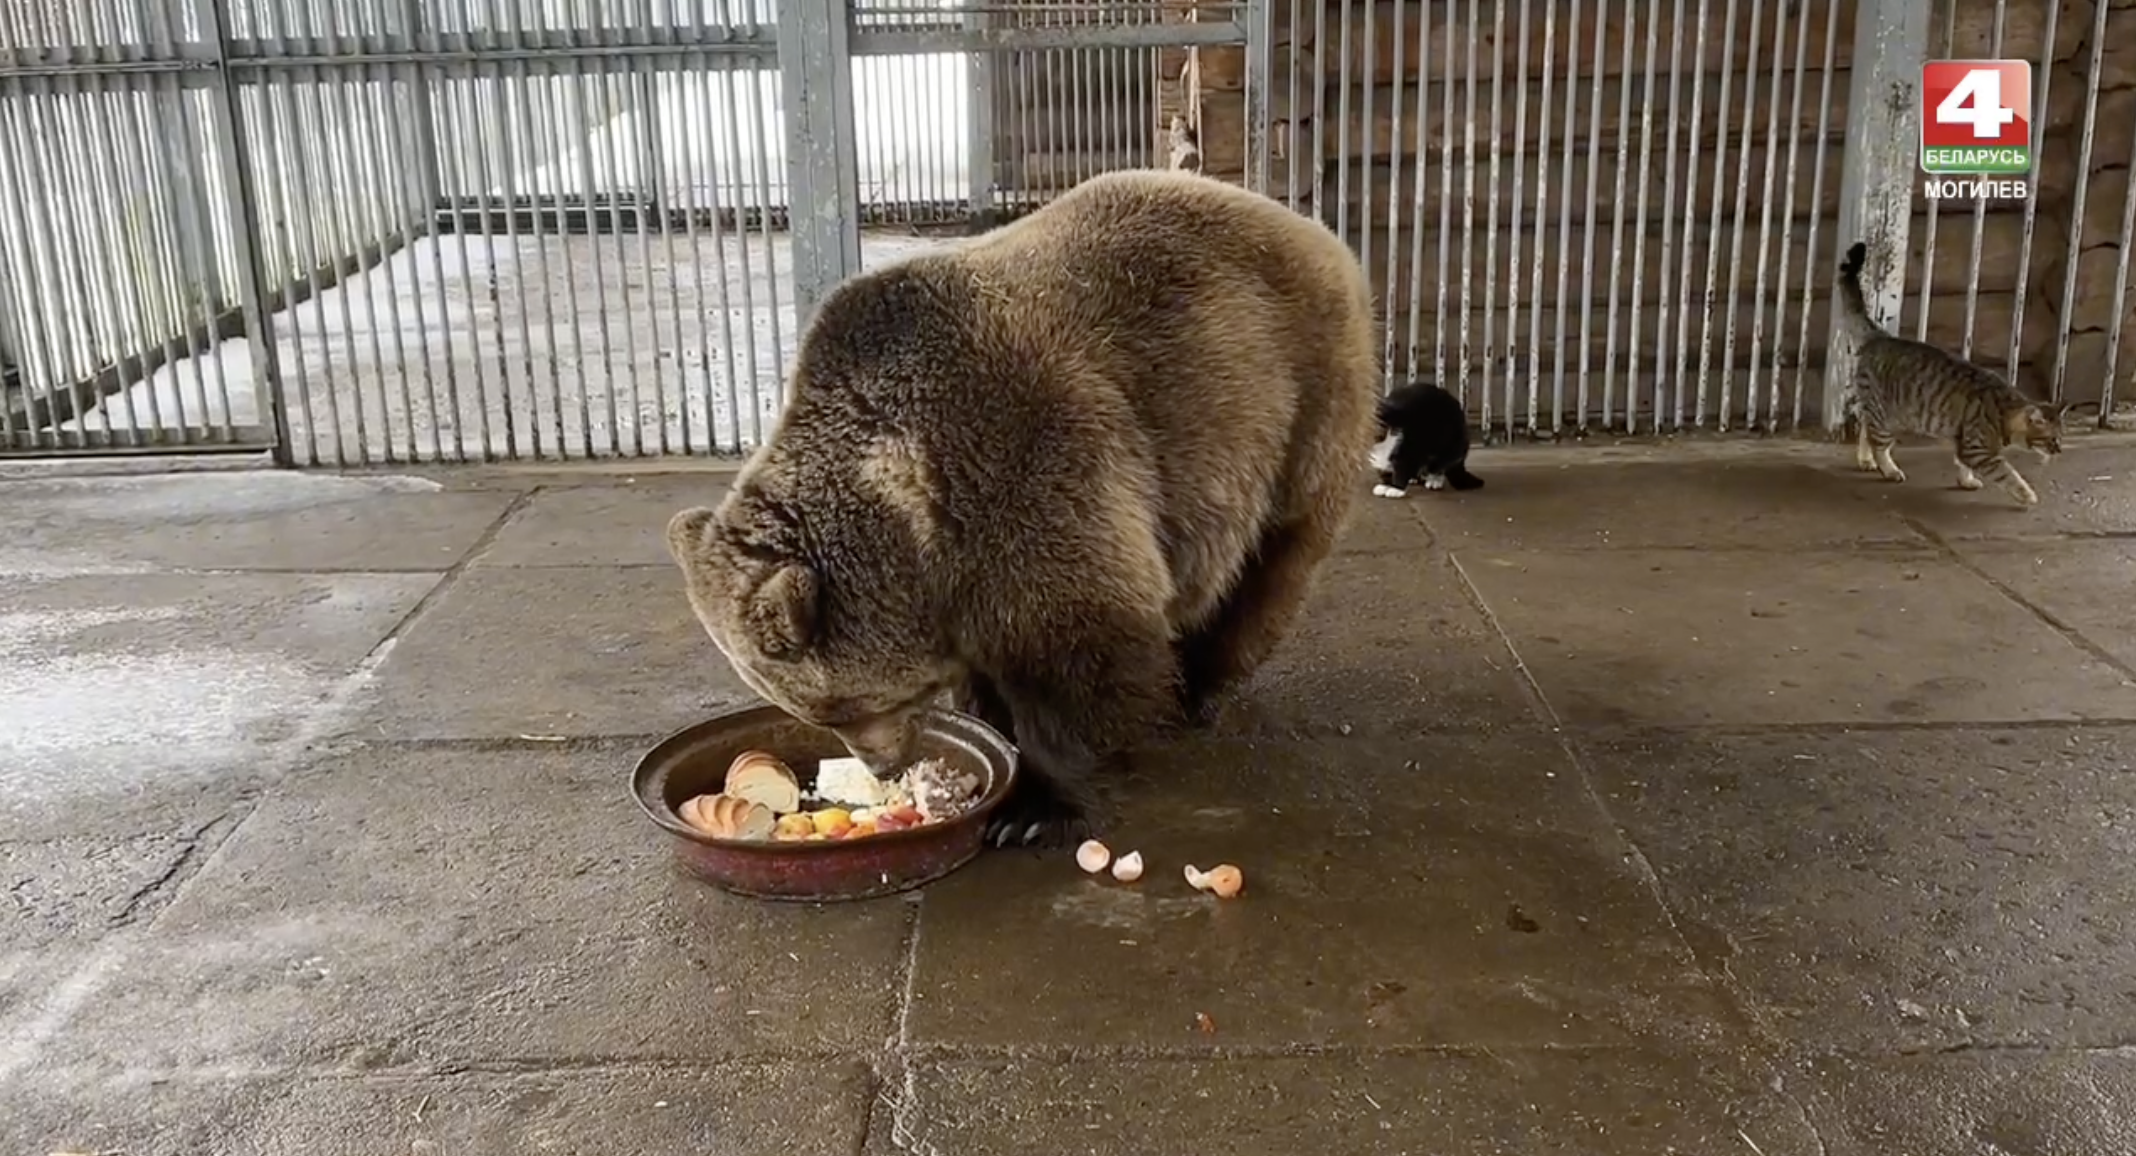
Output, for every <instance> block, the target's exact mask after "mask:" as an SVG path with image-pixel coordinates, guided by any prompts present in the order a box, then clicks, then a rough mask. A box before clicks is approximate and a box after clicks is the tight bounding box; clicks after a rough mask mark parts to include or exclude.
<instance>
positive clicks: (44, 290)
mask: <svg viewBox="0 0 2136 1156" xmlns="http://www.w3.org/2000/svg"><path fill="white" fill-rule="evenodd" d="M212 37H213V33H212V27H211V25H210V23H209V22H207V21H206V20H204V18H203V10H202V9H201V8H199V7H197V6H196V5H194V4H191V3H179V2H175V0H174V2H173V3H167V4H166V3H154V4H151V3H150V2H149V0H88V2H86V3H60V2H58V0H51V2H49V3H19V2H18V3H13V4H6V5H0V48H4V50H5V52H4V54H0V153H4V154H5V155H6V157H7V158H8V163H7V164H5V165H0V452H24V451H28V452H52V451H61V452H96V451H123V450H135V451H142V450H155V449H183V448H200V447H217V446H223V447H227V446H234V445H254V446H258V445H264V444H267V443H268V442H269V441H270V440H271V437H272V430H271V424H272V422H271V412H270V410H271V407H270V406H268V405H267V404H265V403H264V401H263V399H264V398H265V397H266V396H267V395H266V393H265V392H264V391H263V390H262V389H261V388H260V387H261V385H262V383H261V382H259V381H258V380H257V379H256V377H255V376H254V374H253V373H252V372H251V370H252V367H251V366H249V365H248V364H247V363H246V360H245V358H244V354H243V351H242V347H240V348H239V349H236V350H232V349H228V348H224V347H223V346H221V345H220V344H219V342H220V339H222V338H224V337H228V336H230V335H232V334H234V333H237V332H240V331H242V330H243V321H242V317H243V311H244V304H243V302H244V301H245V300H246V299H247V296H248V291H249V289H250V287H251V283H250V281H249V279H248V273H249V265H248V262H247V248H246V246H247V244H248V243H249V238H250V236H251V234H252V231H253V230H252V228H251V226H250V224H249V223H248V222H245V221H244V220H243V219H242V218H241V216H240V215H239V213H238V211H237V209H236V206H238V205H239V204H240V203H241V196H240V194H239V191H238V190H237V189H235V188H234V187H233V173H232V171H231V170H230V168H229V167H228V166H227V165H225V164H222V163H220V161H221V160H222V159H223V158H224V157H226V156H227V147H226V145H227V142H228V140H229V139H230V137H231V124H230V120H229V112H228V107H227V106H226V105H224V104H223V103H222V102H220V101H219V100H217V99H216V95H215V93H214V92H213V91H212V90H211V89H210V88H209V87H208V86H206V85H205V84H203V82H202V78H203V77H204V76H207V75H211V74H212V70H213V68H214V65H215V57H214V50H213V47H212Z"/></svg>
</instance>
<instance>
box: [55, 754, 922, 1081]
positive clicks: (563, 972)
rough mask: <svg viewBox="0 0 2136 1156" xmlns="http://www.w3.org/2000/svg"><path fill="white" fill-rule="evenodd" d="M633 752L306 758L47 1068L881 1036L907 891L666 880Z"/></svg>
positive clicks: (509, 1054)
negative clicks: (810, 892)
mask: <svg viewBox="0 0 2136 1156" xmlns="http://www.w3.org/2000/svg"><path fill="white" fill-rule="evenodd" d="M634 758H635V755H634V754H633V752H631V751H629V750H627V749H625V748H620V747H616V748H600V749H577V748H574V749H570V750H553V749H552V750H543V749H536V750H525V749H520V750H505V751H471V750H464V749H453V748H432V749H400V748H391V747H387V748H378V749H370V750H360V751H353V752H349V753H346V754H343V755H340V756H337V757H335V758H331V759H328V760H325V761H323V762H321V763H319V764H318V765H316V766H315V767H313V768H310V769H308V770H307V771H306V772H305V773H304V774H302V775H301V776H299V777H297V778H296V779H294V780H292V781H290V782H288V783H286V784H285V785H284V786H283V787H282V788H281V789H279V790H277V791H276V792H275V793H274V794H273V796H272V797H270V798H268V799H266V800H264V801H263V802H262V803H261V804H260V806H259V809H258V810H257V811H256V812H255V813H254V815H253V816H252V817H251V818H250V819H249V820H248V821H247V822H246V823H245V825H244V826H243V827H242V828H241V829H239V830H238V832H237V833H236V834H235V835H233V836H232V837H231V838H230V840H229V841H228V842H227V843H226V844H225V845H224V846H223V848H222V850H221V852H220V853H219V854H218V855H217V856H216V858H215V860H214V861H213V862H212V863H210V864H208V865H207V866H206V867H205V868H204V869H202V871H201V872H200V873H199V875H197V876H196V877H195V879H194V882H193V884H192V885H191V886H189V887H188V888H187V889H186V891H185V893H184V894H183V895H182V896H181V897H180V898H179V899H178V900H177V902H175V903H174V904H172V905H171V906H170V907H169V908H168V909H167V910H166V911H165V912H164V913H163V915H162V917H161V918H160V919H159V920H158V921H157V923H156V927H155V929H154V933H153V935H151V936H150V937H148V938H147V939H146V940H145V941H144V942H143V943H141V944H140V945H139V947H138V950H137V951H136V952H135V953H134V955H133V957H132V958H131V959H130V960H129V962H128V964H127V966H126V967H125V968H124V969H123V973H122V974H120V975H117V976H114V977H113V978H112V980H111V982H110V984H109V985H108V987H106V989H105V990H104V991H103V993H102V995H101V997H100V998H99V999H98V1000H97V1002H96V1004H95V1005H94V1006H93V1007H89V1008H85V1009H83V1010H82V1011H81V1012H80V1013H79V1014H78V1015H77V1016H76V1017H75V1018H74V1019H73V1020H72V1021H71V1022H70V1023H69V1024H68V1025H67V1030H66V1031H65V1033H64V1034H63V1036H62V1038H59V1039H56V1040H54V1041H53V1042H52V1043H51V1044H50V1046H49V1047H48V1048H47V1049H46V1054H47V1059H48V1062H50V1063H52V1064H55V1065H58V1066H62V1067H76V1068H84V1069H96V1068H99V1067H103V1068H110V1069H113V1070H114V1071H115V1073H117V1074H128V1075H132V1076H136V1077H148V1076H160V1075H166V1074H168V1073H173V1072H183V1071H187V1070H192V1069H196V1068H200V1067H213V1066H216V1065H234V1066H237V1067H239V1068H241V1069H244V1070H262V1071H283V1070H289V1069H293V1068H297V1067H300V1066H308V1067H316V1066H327V1067H347V1068H352V1069H355V1070H361V1071H373V1070H380V1069H400V1068H404V1067H407V1066H410V1065H428V1066H437V1065H454V1064H466V1063H475V1062H481V1063H490V1064H504V1063H519V1064H533V1065H539V1064H562V1063H567V1062H572V1061H574V1060H579V1059H583V1058H585V1057H603V1058H607V1059H645V1060H698V1059H710V1058H719V1057H727V1056H734V1055H737V1054H745V1053H821V1052H824V1051H827V1050H830V1049H847V1050H852V1049H865V1048H868V1047H872V1046H873V1045H875V1044H876V1043H878V1042H880V1040H881V1039H882V1038H884V1035H885V1034H886V1033H887V1032H888V1031H889V1030H890V1023H891V1016H892V1008H893V1005H894V1003H895V1001H896V999H897V996H898V979H897V976H898V973H899V969H900V967H901V961H902V960H903V958H904V955H905V946H904V945H905V937H906V930H907V926H908V924H909V922H910V918H911V916H910V909H909V905H908V904H907V903H905V902H903V901H896V900H893V901H889V902H883V903H873V904H865V905H856V906H840V907H832V908H826V909H823V910H815V909H811V908H807V907H795V906H782V905H772V904H759V903H751V902H748V901H745V900H739V899H734V898H731V897H728V896H725V895H722V894H720V893H717V892H715V891H713V890H711V889H710V888H708V887H706V886H705V885H703V884H700V883H697V882H695V881H693V880H691V879H689V878H687V877H685V876H683V875H682V874H681V873H680V872H679V871H678V870H675V869H673V868H672V866H671V861H670V858H669V847H668V845H667V843H666V842H665V839H666V838H667V837H666V836H665V835H664V834H663V833H662V832H660V831H659V829H658V828H656V827H654V826H653V825H652V823H651V822H650V821H648V820H647V819H646V818H645V817H644V815H643V814H641V813H640V812H639V811H638V810H637V808H636V807H635V805H633V804H632V803H631V801H630V800H629V799H628V797H627V796H626V793H625V790H624V783H625V780H626V778H627V776H628V773H629V769H630V766H631V764H632V761H633V759H634ZM831 976H835V977H839V978H838V979H837V981H836V990H835V991H825V990H823V987H822V985H823V984H824V982H825V977H831Z"/></svg>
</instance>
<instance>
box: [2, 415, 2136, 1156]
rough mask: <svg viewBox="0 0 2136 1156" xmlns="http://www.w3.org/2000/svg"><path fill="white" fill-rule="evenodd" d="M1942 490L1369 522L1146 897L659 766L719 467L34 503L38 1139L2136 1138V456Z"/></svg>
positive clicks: (1113, 835) (1149, 836)
mask: <svg viewBox="0 0 2136 1156" xmlns="http://www.w3.org/2000/svg"><path fill="white" fill-rule="evenodd" d="M1902 461H1904V462H1905V463H1906V464H1907V465H1908V466H1909V467H1910V468H1911V470H1912V472H1913V475H1914V476H1913V480H1912V481H1910V482H1909V483H1907V484H1905V485H1903V486H1892V485H1888V484H1884V483H1881V482H1878V481H1875V480H1873V479H1870V478H1866V477H1863V476H1860V475H1857V474H1855V473H1853V472H1852V470H1851V456H1850V454H1849V453H1848V452H1847V451H1846V450H1843V449H1840V448H1838V447H1832V446H1811V445H1785V444H1775V443H1763V444H1760V443H1733V444H1724V445H1705V446H1698V445H1691V446H1680V447H1677V448H1675V449H1672V450H1666V451H1654V450H1648V449H1640V448H1626V449H1610V448H1604V447H1588V448H1584V449H1504V450H1484V451H1479V453H1478V454H1477V455H1476V458H1475V460H1474V462H1473V464H1474V466H1475V467H1476V468H1477V470H1478V471H1479V472H1480V473H1481V474H1482V475H1483V476H1484V477H1485V478H1486V479H1487V481H1488V482H1489V485H1488V488H1486V489H1484V490H1482V491H1480V492H1478V493H1473V494H1466V495H1460V496H1455V495H1450V494H1425V493H1423V492H1421V491H1419V492H1417V493H1416V494H1415V495H1414V496H1413V497H1412V498H1410V499H1409V500H1407V501H1401V502H1389V501H1379V500H1374V499H1371V498H1369V497H1367V498H1365V499H1364V503H1365V504H1364V507H1363V510H1362V513H1361V515H1360V518H1359V521H1358V523H1357V525H1356V526H1355V528H1354V530H1353V532H1352V533H1351V535H1350V537H1349V539H1348V541H1347V544H1346V546H1345V548H1344V550H1343V552H1342V554H1341V555H1340V557H1338V558H1337V559H1336V560H1335V561H1334V562H1333V564H1332V565H1331V566H1330V567H1329V568H1328V570H1327V572H1326V575H1325V579H1324V584H1323V587H1322V589H1321V591H1320V594H1319V596H1318V600H1317V604H1316V606H1315V607H1314V609H1313V610H1312V612H1311V614H1310V616H1309V618H1308V619H1307V620H1306V621H1305V623H1304V625H1303V627H1302V628H1301V630H1300V632H1299V633H1298V634H1297V635H1296V636H1295V637H1294V638H1293V639H1291V640H1290V642H1289V644H1288V645H1287V646H1286V647H1285V649H1284V650H1283V652H1282V654H1281V656H1280V657H1279V658H1278V659H1277V660H1276V661H1275V663H1274V665H1273V666H1272V667H1271V668H1270V669H1269V670H1268V671H1267V672H1266V673H1265V675H1264V677H1263V678H1262V679H1261V680H1260V681H1259V682H1258V684H1257V685H1256V686H1255V687H1254V688H1253V689H1252V691H1251V692H1250V694H1249V695H1247V696H1246V698H1245V699H1244V700H1243V701H1242V702H1241V703H1239V704H1237V706H1236V708H1235V709H1234V710H1233V711H1232V712H1231V714H1230V716H1229V717H1228V718H1227V720H1226V722H1225V723H1224V725H1223V726H1222V728H1221V730H1220V732H1219V733H1217V734H1214V735H1207V736H1197V737H1193V738H1182V739H1178V740H1175V741H1169V742H1167V743H1165V744H1162V745H1160V746H1158V747H1156V748H1153V749H1152V750H1150V751H1148V752H1147V753H1146V755H1145V756H1143V757H1142V758H1141V759H1139V760H1138V761H1139V766H1138V768H1137V771H1136V774H1135V775H1134V776H1133V777H1132V779H1131V781H1129V782H1126V783H1124V784H1122V785H1121V789H1120V791H1119V794H1118V799H1117V806H1118V811H1119V815H1120V822H1119V825H1118V827H1117V828H1116V829H1114V830H1111V831H1109V832H1107V835H1108V837H1109V839H1110V840H1111V841H1112V842H1113V843H1114V844H1115V845H1116V846H1117V847H1120V848H1123V849H1124V848H1128V847H1135V848H1140V849H1141V850H1142V851H1143V853H1144V854H1145V856H1147V857H1148V858H1149V860H1150V862H1151V868H1150V874H1149V876H1148V877H1147V878H1146V879H1144V880H1143V881H1142V883H1141V884H1140V885H1138V886H1136V887H1133V888H1127V887H1121V886H1118V885H1114V884H1111V883H1110V882H1109V881H1108V882H1106V883H1099V882H1094V881H1092V880H1091V879H1089V878H1087V877H1085V876H1084V875H1082V874H1081V873H1080V872H1079V871H1077V870H1076V869H1075V867H1074V865H1073V863H1072V862H1071V861H1070V860H1069V859H1068V857H1067V856H1066V855H1065V854H1055V855H1053V856H1051V857H1038V856H1034V855H1032V854H1029V853H1006V852H1004V853H996V854H991V855H989V856H987V857H984V858H982V859H981V860H980V861H978V862H977V863H975V864H973V865H972V866H971V867H969V868H968V869H966V870H965V871H963V872H962V873H960V874H958V875H956V876H954V877H952V878H950V879H949V880H947V881H944V882H942V883H939V884H937V885H935V886H934V887H932V888H930V889H929V890H928V891H927V892H926V893H925V894H924V896H919V897H912V898H906V899H894V900H888V901H882V902H877V903H873V904H868V905H861V906H845V907H835V908H824V909H808V908H793V907H776V906H764V905H758V904H754V903H749V902H744V901H740V900H734V899H730V898H727V897H724V896H721V895H718V894H715V893H712V892H709V891H707V890H706V889H704V888H702V887H700V886H698V885H695V884H693V883H690V882H687V881H685V880H684V879H682V878H680V877H679V876H678V875H677V874H676V873H675V872H674V871H673V870H672V869H671V867H670V864H669V862H668V860H667V857H666V855H667V849H666V848H665V847H664V846H663V845H662V843H661V842H660V841H659V840H658V839H657V838H656V837H655V832H654V831H653V830H652V829H651V827H650V826H649V824H647V823H646V822H645V821H644V819H643V817H642V816H640V815H639V814H637V813H636V811H635V809H634V807H633V805H632V804H631V803H630V801H629V800H628V799H627V798H626V796H625V792H624V777H625V775H626V773H627V771H628V769H629V766H630V764H631V761H632V759H633V758H634V756H635V755H636V753H637V752H638V751H639V750H641V749H642V748H643V747H644V746H645V745H646V743H647V742H648V740H649V739H650V738H651V737H653V736H655V735H658V734H660V733H663V732H666V731H668V730H670V729H672V728H675V727H679V726H681V725H684V724H687V723H689V722H692V721H694V720H696V719H698V718H700V717H701V716H703V715H704V714H706V713H707V712H710V711H714V710H717V709H720V708H722V707H726V706H730V705H733V704H735V703H737V702H740V701H742V697H743V695H742V692H741V690H740V688H739V686H738V685H737V683H736V682H735V680H734V678H733V677H732V676H731V675H730V674H729V673H727V672H726V671H725V670H724V669H723V668H722V666H721V665H720V663H719V661H718V659H717V657H716V652H715V651H714V650H713V649H712V647H711V645H710V643H709V642H708V641H706V640H705V639H704V638H703V637H702V635H701V634H700V632H699V630H698V628H697V627H696V625H695V624H694V622H693V621H692V619H691V616H690V612H689V610H688V608H687V606H686V605H685V604H684V600H683V598H682V596H681V591H680V589H679V587H678V582H677V578H676V575H675V574H674V573H673V571H672V570H671V569H670V567H669V565H668V563H667V562H666V560H665V558H664V555H663V553H662V549H661V546H660V542H659V531H660V527H661V525H662V523H663V522H664V520H665V519H666V517H667V515H668V514H669V513H670V512H671V511H672V510H674V509H675V508H677V507H678V506H679V505H681V504H684V503H688V502H697V501H704V500H707V499H710V498H712V497H713V496H714V495H715V494H716V493H717V492H718V490H719V486H720V480H719V477H718V475H716V474H706V473H682V474H673V473H671V474H661V475H656V474H652V473H639V474H632V473H627V472H624V471H623V470H620V469H604V470H581V471H575V472H548V473H543V472H536V471H532V470H516V471H513V470H489V471H482V472H474V471H469V472H463V473H450V474H440V475H435V477H436V478H437V479H440V480H441V481H442V484H440V481H439V480H426V479H416V478H404V479H388V478H382V477H377V476H366V477H360V478H358V477H332V476H319V475H307V476H292V475H285V474H273V475H262V474H205V475H196V476H185V477H159V478H138V479H136V478H99V479H70V480H57V479H48V480H29V481H15V482H10V483H5V484H0V575H5V578H4V581H0V590H4V591H5V593H4V595H0V710H4V712H5V715H6V718H5V725H4V726H0V895H4V896H5V899H4V901H0V920H4V922H0V1152H6V1153H27V1154H31V1156H36V1154H41V1153H52V1152H117V1153H125V1154H127V1156H151V1154H161V1153H171V1154H179V1153H183V1154H187V1156H193V1154H201V1153H216V1154H223V1153H231V1154H240V1156H244V1154H273V1156H338V1154H351V1156H355V1154H362V1156H373V1154H376V1156H405V1154H411V1153H432V1154H439V1156H488V1154H496V1156H520V1154H530V1153H537V1152H556V1153H585V1154H588V1156H593V1154H599V1156H623V1154H635V1153H647V1154H662V1156H665V1154H677V1156H680V1154H682V1153H692V1154H705V1153H732V1154H735V1156H745V1154H746V1156H761V1154H765V1153H794V1154H796V1156H812V1154H816V1153H854V1152H861V1153H869V1154H887V1153H890V1152H893V1151H897V1150H900V1148H902V1149H903V1150H905V1151H912V1152H920V1153H943V1154H949V1153H987V1154H991V1156H1023V1154H1031V1156H1039V1154H1046V1156H1056V1154H1064V1153H1092V1154H1100V1153H1102V1154H1120V1156H1129V1154H1135V1156H1140V1154H1144V1153H1182V1154H1184V1153H1194V1154H1197V1156H1218V1154H1241V1156H1244V1154H1253V1156H1264V1154H1265V1156H1297V1154H1302V1153H1343V1154H1348V1153H1389V1154H1393V1153H1417V1154H1424V1153H1432V1154H1435V1156H1448V1154H1455V1156H1460V1154H1478V1156H1480V1154H1483V1153H1519V1154H1521V1156H1539V1154H1545V1153H1562V1154H1568V1156H1570V1154H1574V1153H1578V1154H1581V1156H1619V1154H1621V1156H1659V1154H1663V1153H1700V1154H1710V1156H1809V1154H1813V1153H1816V1154H1822V1156H1853V1154H1861V1156H1872V1154H1874V1156H1960V1154H1973V1153H1979V1154H1984V1156H1985V1154H1996V1156H2090V1154H2108V1153H2113V1154H2127V1153H2132V1152H2136V1128H2132V1126H2131V1124H2130V1121H2131V1120H2132V1119H2136V866H2132V864H2136V770H2132V765H2131V764H2132V761H2136V674H2132V671H2136V625H2132V619H2131V618H2130V615H2129V612H2128V607H2129V604H2130V603H2129V596H2130V590H2131V585H2130V575H2131V573H2132V568H2131V567H2132V563H2136V544H2132V543H2136V441H2131V440H2130V439H2128V438H2126V437H2122V436H2120V435H2107V436H2099V437H2092V438H2089V439H2083V440H2082V441H2080V442H2079V444H2078V445H2077V446H2076V447H2075V448H2073V450H2072V451H2071V452H2070V453H2069V454H2068V455H2067V456H2066V457H2065V458H2063V459H2061V460H2060V461H2058V462H2056V463H2054V464H2053V465H2051V466H2047V467H2044V468H2043V467H2039V466H2035V465H2031V464H2030V463H2029V461H2027V462H2024V463H2020V464H2021V467H2022V468H2024V469H2026V470H2027V472H2028V473H2029V474H2030V475H2031V476H2032V477H2033V478H2034V479H2035V484H2036V485H2038V487H2039V489H2040V490H2041V492H2042V493H2043V495H2044V496H2045V502H2044V504H2043V505H2042V506H2041V507H2040V508H2039V509H2037V510H2034V511H2032V512H2029V513H2025V512H2018V511H2015V510H2012V509H2010V508H2008V507H2007V506H2006V505H2005V504H2004V503H2003V501H2002V499H2001V498H2000V497H1999V496H1996V495H1993V494H1985V493H1984V494H1965V493H1960V492H1957V491H1955V490H1952V489H1949V488H1946V487H1947V485H1948V479H1947V478H1946V477H1945V472H1946V467H1945V465H1944V455H1943V454H1942V453H1940V452H1939V451H1935V450H1931V449H1925V448H1924V449H1920V450H1914V451H1909V452H1907V453H1905V454H1902ZM1367 485H1369V482H1368V481H1367V479H1365V478H1364V477H1362V476H1360V478H1359V486H1360V490H1361V491H1362V490H1363V489H1364V488H1365V487H1366V486H1367ZM1219 860H1231V861H1234V862H1237V863H1239V864H1242V865H1243V866H1244V867H1245V869H1246V872H1247V875H1248V879H1249V885H1248V892H1247V896H1246V897H1245V898H1243V899H1242V900H1240V901H1237V902H1234V903H1230V904H1225V905H1221V906H1218V905H1215V904H1214V903H1212V902H1208V901H1204V900H1202V899H1201V898H1199V897H1196V896H1193V895H1191V894H1190V893H1188V892H1187V891H1186V890H1185V888H1184V886H1183V884H1181V883H1180V882H1179V880H1178V871H1179V865H1180V864H1181V863H1183V862H1190V861H1191V862H1196V863H1201V864H1203V865H1207V864H1209V863H1211V862H1213V861H1219Z"/></svg>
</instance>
